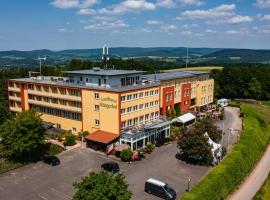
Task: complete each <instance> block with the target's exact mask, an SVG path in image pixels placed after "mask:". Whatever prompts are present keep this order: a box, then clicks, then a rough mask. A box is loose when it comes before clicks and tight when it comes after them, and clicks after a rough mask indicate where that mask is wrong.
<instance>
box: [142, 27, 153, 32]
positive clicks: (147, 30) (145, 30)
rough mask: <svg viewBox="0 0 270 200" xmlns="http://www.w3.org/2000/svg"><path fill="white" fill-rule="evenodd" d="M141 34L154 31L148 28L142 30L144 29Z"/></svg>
mask: <svg viewBox="0 0 270 200" xmlns="http://www.w3.org/2000/svg"><path fill="white" fill-rule="evenodd" d="M141 32H144V33H151V32H152V30H150V29H147V28H142V29H141Z"/></svg>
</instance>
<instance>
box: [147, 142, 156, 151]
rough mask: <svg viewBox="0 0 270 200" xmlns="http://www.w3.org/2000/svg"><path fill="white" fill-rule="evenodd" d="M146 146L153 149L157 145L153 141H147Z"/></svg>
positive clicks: (150, 149) (149, 149)
mask: <svg viewBox="0 0 270 200" xmlns="http://www.w3.org/2000/svg"><path fill="white" fill-rule="evenodd" d="M146 148H147V150H148V151H153V150H154V148H155V145H154V144H153V143H151V142H147V143H146Z"/></svg>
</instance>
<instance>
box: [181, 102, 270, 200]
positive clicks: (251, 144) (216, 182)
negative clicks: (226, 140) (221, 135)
mask: <svg viewBox="0 0 270 200" xmlns="http://www.w3.org/2000/svg"><path fill="white" fill-rule="evenodd" d="M241 109H242V110H243V111H244V112H245V114H246V115H245V118H244V129H243V131H242V135H241V138H240V140H239V142H238V143H237V144H236V145H235V147H234V148H233V149H232V151H231V153H230V154H229V155H228V156H227V157H226V158H224V160H223V161H222V162H221V163H220V165H218V166H216V167H214V168H213V169H212V171H211V172H209V173H208V175H207V176H206V177H205V178H204V179H203V180H201V181H200V182H199V183H198V184H197V185H196V186H195V187H194V188H193V189H192V190H191V191H190V192H189V193H186V194H184V195H183V196H182V198H181V199H182V200H190V199H194V200H195V199H196V200H204V199H211V200H212V199H213V200H214V199H224V198H225V197H226V196H227V195H228V194H229V193H230V192H232V191H233V190H234V189H235V188H236V187H237V186H238V185H239V184H240V183H241V181H243V179H244V178H245V176H246V175H247V174H248V173H249V171H250V170H251V169H252V168H253V167H254V165H255V164H256V162H257V161H258V159H259V158H260V157H261V156H262V154H263V152H264V151H265V148H266V147H267V144H268V142H269V136H270V126H269V124H268V125H267V126H265V127H261V126H260V121H259V120H258V119H259V118H260V120H261V119H262V117H263V116H262V115H263V113H262V112H261V111H259V110H258V109H257V107H256V106H254V105H248V104H242V105H241ZM266 116H268V117H269V112H268V114H267V115H266Z"/></svg>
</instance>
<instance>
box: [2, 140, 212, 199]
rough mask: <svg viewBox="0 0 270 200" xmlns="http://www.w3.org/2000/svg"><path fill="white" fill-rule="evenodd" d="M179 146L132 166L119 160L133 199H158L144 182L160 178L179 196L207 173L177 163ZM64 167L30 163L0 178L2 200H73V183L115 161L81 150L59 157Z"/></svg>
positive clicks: (198, 168) (168, 147) (167, 148)
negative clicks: (149, 191) (105, 163)
mask: <svg viewBox="0 0 270 200" xmlns="http://www.w3.org/2000/svg"><path fill="white" fill-rule="evenodd" d="M177 152H178V149H177V147H176V144H169V145H167V146H163V147H159V148H156V149H155V151H154V152H153V153H152V154H150V155H147V157H146V159H144V160H142V161H137V162H134V163H131V164H128V163H123V162H121V161H118V163H119V164H120V169H121V171H122V172H123V173H124V174H125V175H126V180H127V182H128V183H129V189H130V190H131V192H132V193H133V196H132V199H133V200H154V199H159V198H158V197H155V196H152V195H149V194H147V193H145V192H144V182H145V181H146V180H147V179H148V178H150V177H153V178H157V179H160V180H163V181H166V182H168V183H169V184H170V185H171V186H172V187H173V188H175V190H176V191H177V194H178V196H179V195H181V194H183V193H184V191H185V190H186V188H187V183H188V180H187V177H190V178H191V185H194V184H195V183H196V182H197V181H198V180H200V179H201V178H202V176H203V175H204V174H205V173H206V172H207V170H208V168H207V167H200V166H193V165H187V164H186V163H184V162H182V161H180V160H177V159H176V158H175V154H176V153H177ZM59 158H60V160H61V164H60V165H58V166H55V167H51V166H49V165H47V164H44V163H43V162H38V163H36V164H30V165H27V166H25V167H21V168H18V169H16V170H13V171H11V172H8V173H5V174H2V175H1V176H0V199H1V200H68V199H72V196H73V194H74V189H73V186H72V183H73V182H74V181H78V180H80V178H81V177H82V176H85V175H87V174H88V173H89V172H90V171H98V170H100V165H101V164H102V163H104V162H106V161H108V160H111V158H109V157H106V156H104V155H100V154H98V153H96V152H93V151H92V150H90V149H86V148H80V149H76V150H73V151H69V152H64V153H62V154H61V155H59Z"/></svg>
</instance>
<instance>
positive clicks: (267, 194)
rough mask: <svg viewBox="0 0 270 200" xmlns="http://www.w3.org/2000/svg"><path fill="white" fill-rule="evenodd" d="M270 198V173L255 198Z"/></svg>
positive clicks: (262, 199)
mask: <svg viewBox="0 0 270 200" xmlns="http://www.w3.org/2000/svg"><path fill="white" fill-rule="evenodd" d="M269 199H270V174H269V175H268V178H267V179H266V181H265V182H264V184H263V186H262V187H261V189H260V190H259V191H258V192H257V194H256V195H255V197H254V198H253V200H269Z"/></svg>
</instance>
